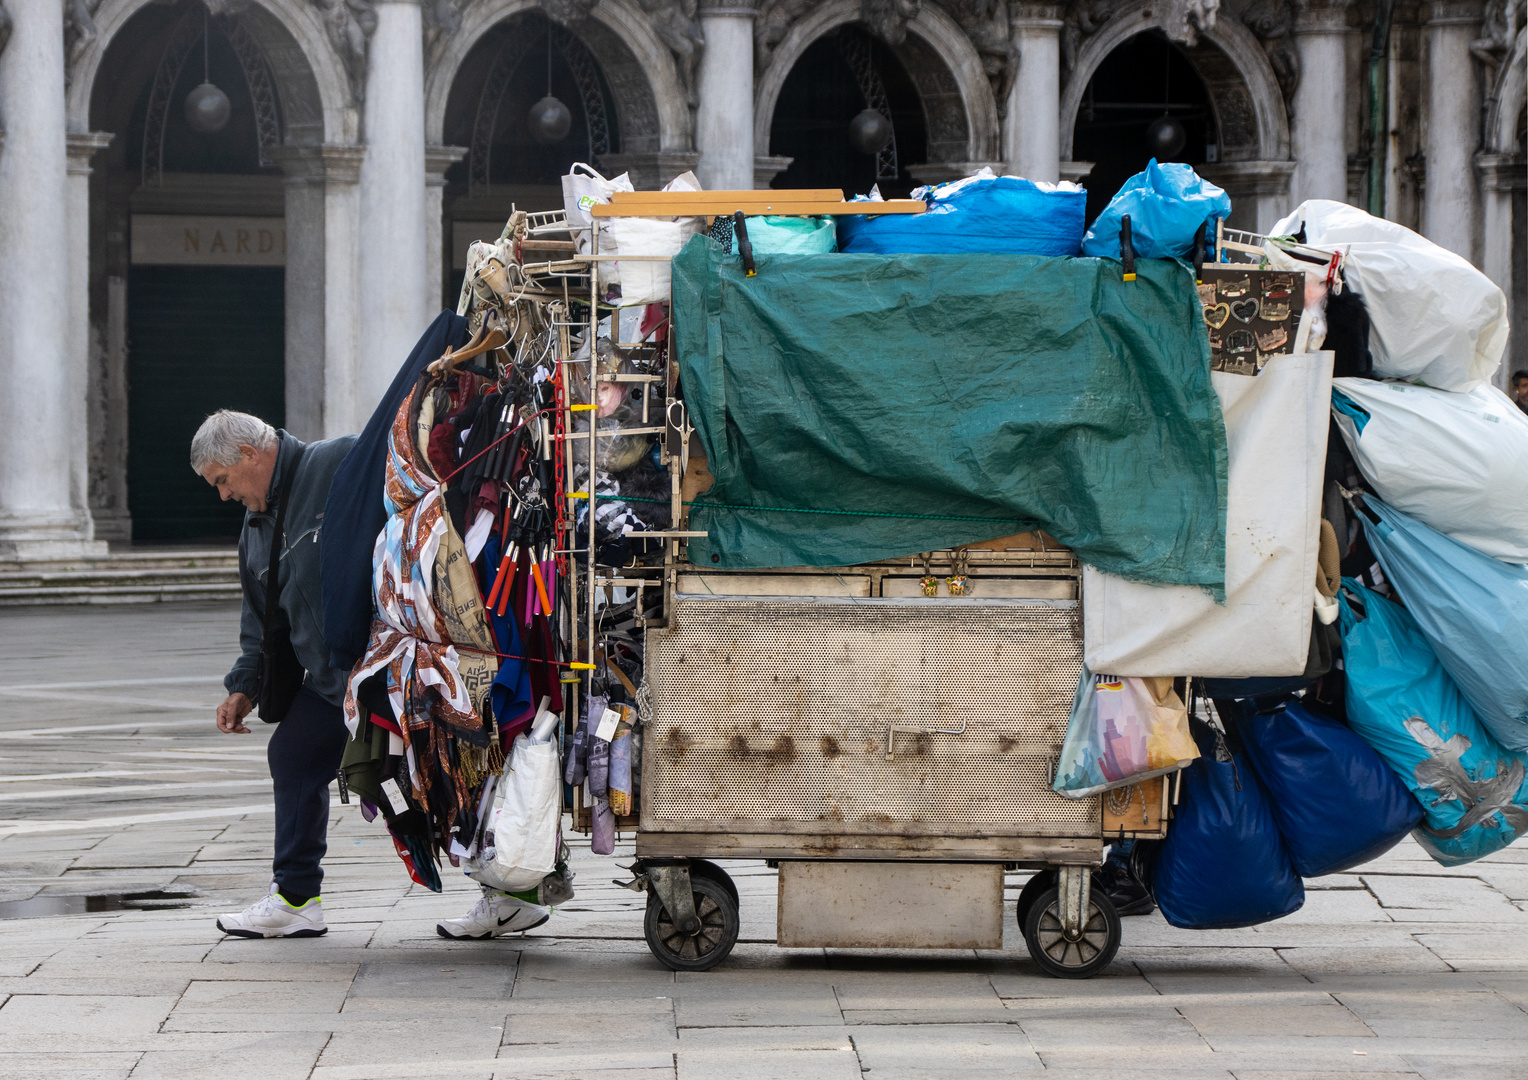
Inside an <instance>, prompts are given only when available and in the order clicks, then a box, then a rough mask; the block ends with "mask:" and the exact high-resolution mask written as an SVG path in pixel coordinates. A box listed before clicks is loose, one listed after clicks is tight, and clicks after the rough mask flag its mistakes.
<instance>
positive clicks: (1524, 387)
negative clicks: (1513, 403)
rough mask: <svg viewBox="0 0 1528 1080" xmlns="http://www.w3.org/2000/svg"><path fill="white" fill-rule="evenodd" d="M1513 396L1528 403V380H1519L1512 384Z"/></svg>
mask: <svg viewBox="0 0 1528 1080" xmlns="http://www.w3.org/2000/svg"><path fill="white" fill-rule="evenodd" d="M1512 396H1513V397H1515V398H1517V400H1519V401H1528V379H1519V380H1517V382H1515V383H1513V384H1512Z"/></svg>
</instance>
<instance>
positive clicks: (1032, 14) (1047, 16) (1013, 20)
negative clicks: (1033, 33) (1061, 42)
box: [1008, 0, 1066, 30]
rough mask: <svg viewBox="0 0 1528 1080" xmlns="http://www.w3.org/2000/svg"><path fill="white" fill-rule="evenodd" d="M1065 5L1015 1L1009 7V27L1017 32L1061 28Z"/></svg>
mask: <svg viewBox="0 0 1528 1080" xmlns="http://www.w3.org/2000/svg"><path fill="white" fill-rule="evenodd" d="M1065 10H1066V5H1065V4H1046V3H1036V2H1035V0H1014V2H1013V3H1011V4H1009V5H1008V25H1009V26H1011V27H1013V28H1014V29H1015V30H1017V29H1020V28H1023V29H1025V30H1031V29H1039V28H1043V27H1049V26H1055V27H1060V26H1061V15H1062V12H1064V11H1065Z"/></svg>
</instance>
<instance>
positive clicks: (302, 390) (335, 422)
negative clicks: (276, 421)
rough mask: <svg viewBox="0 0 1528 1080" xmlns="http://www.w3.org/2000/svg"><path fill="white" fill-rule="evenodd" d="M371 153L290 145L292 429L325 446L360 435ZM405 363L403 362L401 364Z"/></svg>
mask: <svg viewBox="0 0 1528 1080" xmlns="http://www.w3.org/2000/svg"><path fill="white" fill-rule="evenodd" d="M365 153H366V148H365V147H362V146H287V147H282V148H281V149H280V150H278V151H276V159H277V160H278V161H279V162H280V163H281V168H282V170H283V171H284V172H285V173H286V234H287V247H286V413H287V430H289V431H291V432H292V433H293V434H294V435H296V436H298V437H299V438H302V439H328V438H333V437H334V436H336V435H345V434H349V433H351V432H356V431H359V430H361V428H362V426H364V425H365V423H366V419H367V417H369V416H370V415H371V414H370V410H369V409H368V410H367V411H366V412H364V413H362V412H361V411H360V410H359V408H358V407H357V402H358V401H359V393H358V391H357V386H356V383H357V380H358V379H359V377H360V369H359V357H360V355H361V351H360V350H361V344H360V340H359V337H358V335H359V333H360V327H361V314H360V310H359V301H360V291H359V288H358V282H359V281H360V273H361V271H360V265H359V263H360V258H361V256H360V251H359V247H358V238H359V222H360V219H361V200H360V191H359V188H358V186H357V182H358V181H359V180H360V172H361V161H362V159H363V157H364V156H365ZM399 362H400V363H401V362H402V361H401V360H400V361H399Z"/></svg>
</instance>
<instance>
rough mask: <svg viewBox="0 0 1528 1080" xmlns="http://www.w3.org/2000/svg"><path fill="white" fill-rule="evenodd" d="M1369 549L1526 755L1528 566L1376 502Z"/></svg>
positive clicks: (1476, 699)
mask: <svg viewBox="0 0 1528 1080" xmlns="http://www.w3.org/2000/svg"><path fill="white" fill-rule="evenodd" d="M1364 502H1365V504H1366V505H1367V506H1369V507H1372V508H1373V510H1374V512H1375V513H1376V514H1378V515H1379V519H1380V520H1379V524H1377V525H1376V524H1375V523H1374V522H1372V521H1370V520H1369V519H1368V518H1367V517H1365V516H1364V515H1362V514H1360V515H1359V518H1360V519H1361V520H1362V521H1363V523H1364V533H1365V535H1366V536H1367V537H1368V540H1369V546H1370V547H1371V548H1373V549H1374V555H1375V557H1376V558H1378V559H1379V564H1380V566H1381V567H1383V568H1384V571H1385V576H1386V577H1388V578H1389V579H1390V581H1391V583H1392V584H1394V585H1395V587H1396V589H1397V591H1399V592H1400V594H1401V599H1402V600H1403V601H1405V604H1406V608H1407V610H1408V611H1409V612H1410V613H1411V615H1412V616H1413V617H1414V618H1415V619H1416V623H1417V627H1418V628H1419V629H1420V630H1421V631H1422V636H1423V637H1425V638H1426V639H1427V641H1428V643H1429V644H1431V645H1432V648H1433V651H1434V652H1435V653H1437V654H1438V659H1439V660H1440V661H1442V663H1443V669H1444V670H1445V671H1447V672H1448V673H1449V675H1450V676H1452V677H1453V680H1454V682H1456V683H1458V684H1459V689H1460V691H1461V692H1462V693H1463V694H1464V697H1465V700H1467V701H1468V702H1469V703H1470V705H1471V706H1473V707H1474V709H1475V712H1476V714H1477V715H1478V716H1479V717H1480V719H1481V722H1482V723H1484V724H1485V726H1486V728H1487V729H1488V730H1489V731H1490V732H1491V734H1492V735H1493V736H1495V738H1496V741H1497V742H1499V743H1501V745H1503V746H1505V747H1506V748H1507V749H1508V750H1518V751H1525V750H1528V647H1525V646H1528V567H1524V566H1522V565H1520V564H1518V563H1508V562H1502V561H1501V560H1500V559H1493V558H1491V557H1490V556H1489V555H1483V554H1481V553H1480V552H1478V551H1476V550H1475V549H1474V548H1472V547H1468V546H1466V545H1464V544H1461V543H1460V542H1459V541H1458V540H1455V539H1454V538H1453V537H1451V536H1445V535H1443V534H1442V533H1440V532H1438V530H1436V529H1434V528H1432V527H1431V526H1428V525H1424V524H1422V523H1421V522H1420V521H1418V520H1416V519H1415V518H1413V517H1408V516H1407V515H1405V514H1403V513H1401V512H1400V511H1399V510H1395V509H1392V508H1391V507H1389V506H1386V505H1385V504H1384V503H1383V502H1381V501H1380V500H1379V499H1376V498H1374V497H1373V496H1365V498H1364Z"/></svg>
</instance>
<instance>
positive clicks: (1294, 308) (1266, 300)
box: [1199, 266, 1305, 375]
mask: <svg viewBox="0 0 1528 1080" xmlns="http://www.w3.org/2000/svg"><path fill="white" fill-rule="evenodd" d="M1199 280H1200V285H1199V303H1200V306H1201V307H1202V308H1203V311H1204V325H1205V329H1206V330H1208V331H1209V334H1210V369H1211V370H1212V371H1229V372H1231V373H1233V374H1236V375H1256V374H1258V373H1259V372H1260V371H1262V370H1263V365H1264V364H1266V363H1267V362H1268V358H1269V357H1270V356H1276V355H1277V354H1279V353H1287V352H1289V351H1290V350H1291V349H1292V348H1294V343H1295V333H1296V332H1297V331H1298V330H1299V328H1300V309H1301V308H1302V306H1303V305H1304V303H1305V278H1304V275H1303V274H1299V273H1293V272H1290V271H1287V270H1255V269H1253V268H1252V267H1249V266H1206V267H1205V268H1204V272H1203V273H1202V274H1201V275H1200V279H1199Z"/></svg>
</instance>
